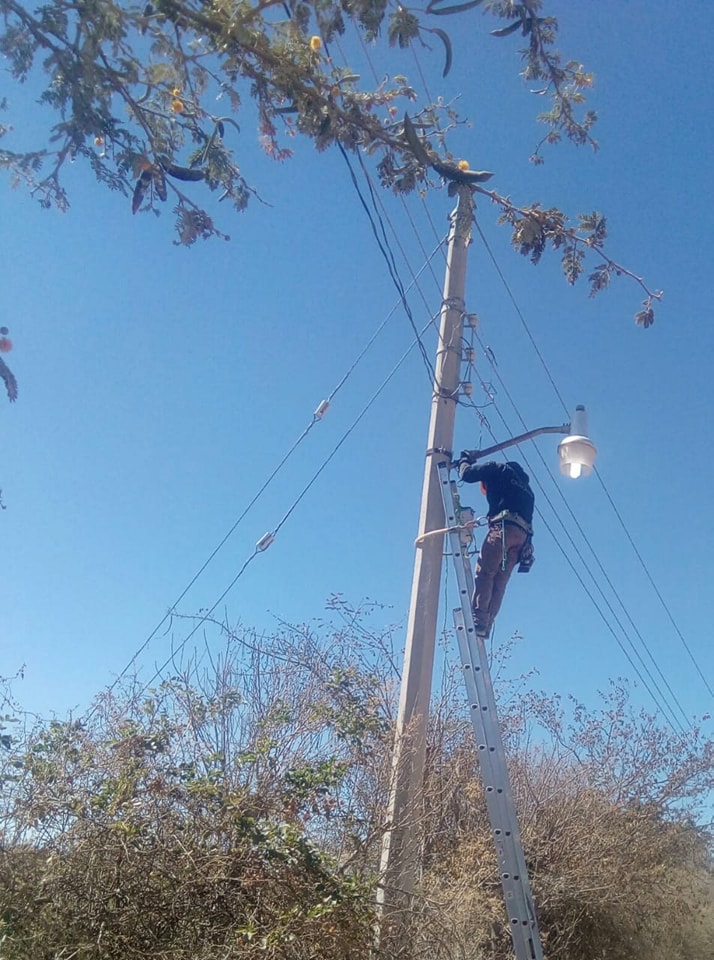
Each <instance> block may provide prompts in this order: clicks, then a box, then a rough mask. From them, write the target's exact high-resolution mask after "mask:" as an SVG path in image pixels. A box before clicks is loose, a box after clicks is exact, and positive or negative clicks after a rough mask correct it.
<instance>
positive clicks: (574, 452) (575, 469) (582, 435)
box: [558, 404, 597, 480]
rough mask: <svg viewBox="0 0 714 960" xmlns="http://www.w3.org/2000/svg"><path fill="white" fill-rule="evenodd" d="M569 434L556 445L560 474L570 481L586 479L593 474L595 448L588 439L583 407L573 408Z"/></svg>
mask: <svg viewBox="0 0 714 960" xmlns="http://www.w3.org/2000/svg"><path fill="white" fill-rule="evenodd" d="M570 431H571V432H570V434H569V436H567V437H566V438H565V440H562V441H561V442H560V443H559V444H558V459H559V461H560V472H561V473H562V474H564V475H565V476H566V477H570V478H571V479H572V480H577V478H578V477H588V476H590V474H591V473H592V472H593V466H594V464H595V457H596V456H597V448H596V447H595V444H594V443H593V442H592V440H590V439H589V438H588V435H587V433H588V421H587V414H586V412H585V407H584V406H582V404H581V405H579V406H577V407H576V408H575V415H574V417H573V419H572V421H571V424H570Z"/></svg>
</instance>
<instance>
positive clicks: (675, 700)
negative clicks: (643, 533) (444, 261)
mask: <svg viewBox="0 0 714 960" xmlns="http://www.w3.org/2000/svg"><path fill="white" fill-rule="evenodd" d="M478 341H479V344H480V345H481V346H482V349H483V344H482V341H481V338H480V337H479V338H478ZM491 365H492V368H493V371H494V374H495V376H496V379H497V381H498V383H499V384H500V386H501V387H502V388H503V390H504V392H505V394H506V396H507V397H508V400H509V401H510V404H511V406H512V407H513V410H514V412H515V414H516V416H517V417H518V420H519V421H520V423H521V426H522V427H523V429H524V430H527V429H528V426H527V424H526V422H525V420H524V419H523V416H522V415H521V412H520V410H519V409H518V406H517V405H516V403H515V401H514V399H513V397H512V395H511V393H510V391H509V390H508V387H507V386H506V384H505V382H504V381H503V378H502V377H501V375H500V373H499V372H498V370H497V369H496V367H495V365H494V364H493V362H492V361H491ZM496 410H497V412H498V413H499V416H501V418H502V419H503V417H502V415H501V412H500V410H499V409H498V405H497V404H496ZM504 422H505V421H504ZM533 446H534V450H535V453H536V456H537V457H538V458H539V460H540V462H541V464H542V466H543V468H544V469H545V471H546V473H547V474H548V475H549V477H550V479H551V481H552V483H553V486H554V487H555V489H556V491H557V493H558V495H559V497H560V499H561V500H562V502H563V504H564V505H565V508H566V510H567V512H568V514H569V515H570V517H571V519H572V520H573V522H574V523H575V526H576V528H577V530H578V532H579V533H580V536H581V537H582V538H583V540H584V542H585V543H586V545H587V547H588V549H589V550H590V553H591V554H592V556H593V558H594V560H595V563H596V564H597V566H598V568H599V570H600V573H601V574H602V576H603V577H604V579H605V582H606V583H607V585H608V586H609V588H610V590H611V591H612V593H613V596H614V597H615V599H616V600H617V602H618V603H619V605H620V608H621V609H622V612H623V613H624V615H625V617H626V618H627V620H628V622H629V624H630V626H631V627H632V629H633V630H634V632H635V635H636V636H637V638H638V640H639V641H640V644H641V645H642V648H643V649H644V651H645V653H646V654H647V656H648V658H649V660H650V662H651V664H652V666H653V667H654V669H655V671H656V672H657V674H658V675H659V678H660V680H661V682H662V683H663V684H664V686H665V687H666V688H667V690H668V692H669V695H670V698H671V701H672V702H673V703H674V704H675V705H676V706H677V708H678V710H679V712H680V713H681V715H682V717H683V718H684V722H685V723H686V724H687V726H689V727H691V720H690V719H689V717H688V716H687V714H686V711H685V710H684V708H683V707H682V704H681V702H680V701H679V699H678V697H677V695H676V694H675V692H674V690H673V689H672V687H671V685H670V684H669V682H668V680H667V678H666V676H665V674H664V673H663V672H662V670H661V669H660V667H659V664H658V663H657V661H656V659H655V657H654V656H653V654H652V652H651V650H650V648H649V644H648V643H647V641H646V640H645V638H644V637H643V636H642V634H641V632H640V630H639V629H638V627H637V625H636V624H635V622H634V620H633V619H632V616H631V615H630V612H629V610H628V609H627V607H626V605H625V603H624V601H623V600H622V597H621V596H620V593H619V591H618V590H617V588H616V587H615V585H614V583H613V582H612V580H611V578H610V576H609V574H608V573H607V570H606V569H605V567H604V566H603V564H602V562H601V561H600V558H599V556H598V554H597V552H596V551H595V548H594V547H593V545H592V543H591V542H590V539H589V537H588V536H587V534H586V533H585V531H584V530H583V528H582V526H581V525H580V522H579V521H578V519H577V517H576V516H575V513H574V512H573V510H572V508H571V506H570V504H569V503H568V501H567V499H566V497H565V495H564V494H563V491H562V490H561V489H560V486H559V485H558V483H557V482H556V479H555V477H554V475H553V471H552V470H551V468H550V466H549V464H548V463H547V461H546V459H545V457H544V456H543V454H542V453H541V451H540V449H539V447H538V445H537V444H534V445H533ZM537 482H538V483H539V486H540V487H541V490H543V493H544V495H545V496H546V499H547V502H548V503H549V505H550V506H551V509H552V510H553V513H554V515H555V516H556V517H557V518H558V520H559V522H560V524H561V526H562V527H563V530H564V531H565V534H566V536H567V537H568V539H569V540H570V543H571V545H572V547H573V549H574V550H575V552H576V554H577V556H578V558H579V559H580V561H581V563H582V564H583V566H584V567H585V569H586V570H587V571H588V573H589V574H590V576H591V578H592V580H593V583H594V584H595V586H596V587H597V589H598V592H599V593H600V595H601V596H602V598H603V600H604V601H605V603H606V604H607V606H608V608H609V609H610V612H611V613H612V614H613V617H614V619H615V621H616V623H617V624H618V626H619V627H620V629H621V630H622V631H623V634H624V635H625V636H626V637H627V640H628V643H630V645H631V646H632V648H633V651H635V655H636V656H637V657H638V659H640V662H641V663H642V667H643V669H644V670H645V672H646V673H647V675H648V677H649V678H650V680H651V681H652V683H653V685H654V686H655V687H656V689H657V691H658V692H659V694H660V696H661V697H662V698H663V700H664V701H665V702H667V698H666V697H665V694H664V693H663V692H662V690H661V688H660V686H659V682H658V681H657V680H655V678H654V677H653V676H652V674H651V673H650V671H649V668H648V667H647V665H646V664H645V663H644V661H643V660H642V659H641V657H640V654H639V653H638V652H637V651H636V649H635V646H634V643H633V642H632V640H631V639H630V638H629V636H628V634H627V631H626V630H625V628H624V626H623V624H622V622H621V621H620V619H619V617H618V616H617V614H616V613H615V611H614V610H613V608H612V606H611V604H610V603H609V601H608V600H607V598H606V597H605V594H604V591H603V590H602V588H601V587H600V586H599V585H598V584H597V581H596V578H595V576H594V575H593V573H592V571H591V570H590V568H589V566H588V565H587V563H586V561H585V558H584V557H583V555H582V553H581V552H580V550H579V549H578V547H577V546H576V544H575V542H574V540H573V538H572V537H571V535H570V533H569V532H568V530H567V528H566V527H565V524H564V523H563V521H562V518H561V516H560V513H559V512H558V511H557V510H556V509H555V507H554V505H553V503H552V501H551V500H550V498H549V497H548V496H547V494H545V490H544V489H543V487H542V485H541V484H540V482H539V481H537ZM670 709H671V706H670ZM677 722H679V721H677Z"/></svg>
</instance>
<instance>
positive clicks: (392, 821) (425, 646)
mask: <svg viewBox="0 0 714 960" xmlns="http://www.w3.org/2000/svg"><path fill="white" fill-rule="evenodd" d="M472 222H473V196H472V193H471V190H470V188H469V187H467V186H459V187H458V205H457V207H456V210H454V212H453V213H452V214H451V230H450V233H449V248H448V256H447V263H446V277H445V281H444V299H443V303H442V308H441V325H440V330H439V345H438V351H437V356H436V369H435V374H434V375H435V379H434V394H433V398H432V407H431V419H430V422H429V435H428V439H427V452H426V465H425V469H424V483H423V487H422V500H421V512H420V516H419V537H421V536H422V535H423V534H425V533H428V532H430V531H432V530H440V529H442V528H443V527H444V523H445V521H444V502H443V498H442V494H441V486H440V483H439V476H438V473H437V469H436V465H437V463H438V462H439V461H441V460H444V458H445V457H447V458H448V459H451V451H452V447H453V441H454V421H455V419H456V404H457V402H458V396H459V385H460V379H461V378H460V374H461V361H462V353H463V350H462V333H463V318H464V287H465V283H466V253H467V249H468V246H469V243H470V242H471V225H472ZM443 551H444V535H443V534H437V535H434V536H430V537H426V539H424V540H421V541H420V542H419V545H418V546H417V548H416V558H415V562H414V578H413V581H412V594H411V604H410V607H409V619H408V623H407V638H406V649H405V654H404V668H403V672H402V686H401V693H400V698H399V713H398V716H397V730H396V736H395V744H394V760H393V768H392V785H391V793H390V800H389V808H388V814H387V815H388V821H389V825H390V827H389V830H388V832H387V833H386V835H385V838H384V845H383V847H382V864H381V875H382V876H381V879H382V887H381V889H380V903H381V906H382V912H383V918H384V920H385V921H387V923H389V922H390V920H393V921H394V922H396V923H398V917H397V914H399V913H400V912H401V911H402V910H404V909H408V907H409V903H410V899H411V894H412V892H413V889H414V881H415V878H416V856H417V849H416V838H417V836H418V831H417V829H416V824H417V822H418V820H419V819H420V816H421V815H422V810H421V795H422V787H423V780H424V761H425V754H426V725H427V720H428V715H429V700H430V698H431V682H432V674H433V670H434V648H435V644H436V623H437V616H438V610H439V591H440V587H441V567H442V562H443Z"/></svg>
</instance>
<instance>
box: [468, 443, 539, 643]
mask: <svg viewBox="0 0 714 960" xmlns="http://www.w3.org/2000/svg"><path fill="white" fill-rule="evenodd" d="M459 476H460V478H461V479H462V480H465V481H466V483H476V482H479V481H480V483H481V490H482V492H483V493H485V494H486V499H487V500H488V527H489V529H488V534H487V535H486V538H485V540H484V541H483V544H482V545H481V551H480V553H479V558H478V562H477V564H476V576H475V582H474V595H473V612H474V623H475V626H476V633H477V634H478V635H479V636H482V637H487V636H488V635H489V633H490V632H491V627H492V626H493V621H494V619H495V617H496V614H497V613H498V611H499V610H500V609H501V603H502V601H503V595H504V593H505V591H506V585H507V584H508V580H509V578H510V576H511V573H512V572H513V568H514V567H515V566H516V564H517V563H520V567H519V570H522V571H524V572H526V571H527V570H529V569H530V567H531V566H532V565H533V547H532V543H531V540H532V537H533V528H532V526H531V522H532V520H533V504H534V501H535V497H534V496H533V491H532V490H531V487H530V483H529V482H528V474H527V473H526V472H525V470H524V469H523V467H522V466H521V465H520V463H517V462H516V461H515V460H510V461H509V462H508V463H496V462H495V461H494V460H489V461H487V462H486V463H482V464H479V463H477V462H476V451H472V450H464V451H462V453H461V457H460V458H459Z"/></svg>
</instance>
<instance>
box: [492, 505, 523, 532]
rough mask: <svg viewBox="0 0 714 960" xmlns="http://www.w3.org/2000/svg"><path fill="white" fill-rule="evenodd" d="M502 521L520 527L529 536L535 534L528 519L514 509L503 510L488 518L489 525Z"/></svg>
mask: <svg viewBox="0 0 714 960" xmlns="http://www.w3.org/2000/svg"><path fill="white" fill-rule="evenodd" d="M500 523H512V524H513V525H514V526H516V527H520V528H521V530H524V531H525V532H526V533H527V534H528V536H532V535H533V527H532V526H531V525H530V523H528V521H527V520H524V519H523V517H522V516H521V515H520V514H519V513H513V511H512V510H502V511H501V512H500V513H498V514H496V516H495V517H489V518H488V525H489V527H492V526H493V527H495V526H496V525H497V524H500Z"/></svg>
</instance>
